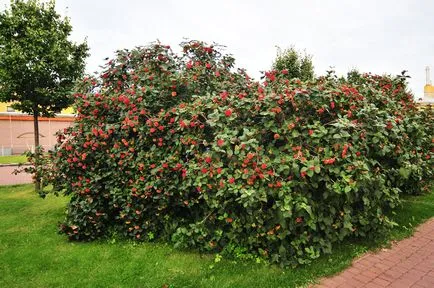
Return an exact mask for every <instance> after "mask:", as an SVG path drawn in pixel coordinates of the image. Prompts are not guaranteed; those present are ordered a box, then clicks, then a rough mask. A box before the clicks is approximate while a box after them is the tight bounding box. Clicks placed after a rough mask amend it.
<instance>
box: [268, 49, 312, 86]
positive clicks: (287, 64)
mask: <svg viewBox="0 0 434 288" xmlns="http://www.w3.org/2000/svg"><path fill="white" fill-rule="evenodd" d="M272 69H274V70H277V71H283V73H284V75H286V76H285V77H286V78H287V79H293V78H298V79H300V80H303V81H307V80H312V79H313V77H314V71H313V70H314V66H313V63H312V56H311V55H309V54H306V53H303V54H302V53H301V52H299V51H297V50H295V48H294V47H291V48H289V49H284V50H282V49H281V48H280V47H277V56H276V59H275V60H274V62H273V65H272Z"/></svg>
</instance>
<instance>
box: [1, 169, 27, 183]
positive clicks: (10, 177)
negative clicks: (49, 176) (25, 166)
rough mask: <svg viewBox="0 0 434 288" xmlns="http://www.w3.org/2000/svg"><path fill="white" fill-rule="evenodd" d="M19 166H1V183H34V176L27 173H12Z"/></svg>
mask: <svg viewBox="0 0 434 288" xmlns="http://www.w3.org/2000/svg"><path fill="white" fill-rule="evenodd" d="M17 168H18V166H0V185H14V184H25V183H32V177H31V176H30V174H27V173H20V174H18V175H14V174H12V172H13V171H14V170H15V169H17Z"/></svg>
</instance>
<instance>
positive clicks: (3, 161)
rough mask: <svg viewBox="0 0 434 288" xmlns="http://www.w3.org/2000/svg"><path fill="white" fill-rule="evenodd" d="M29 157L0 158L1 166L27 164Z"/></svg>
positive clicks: (11, 156) (12, 156)
mask: <svg viewBox="0 0 434 288" xmlns="http://www.w3.org/2000/svg"><path fill="white" fill-rule="evenodd" d="M26 162H27V157H26V156H25V155H10V156H0V164H12V163H14V164H16V163H26Z"/></svg>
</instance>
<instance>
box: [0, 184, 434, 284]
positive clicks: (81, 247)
mask: <svg viewBox="0 0 434 288" xmlns="http://www.w3.org/2000/svg"><path fill="white" fill-rule="evenodd" d="M32 189H33V186H32V185H19V186H0V231H1V233H0V275H1V276H0V287H8V288H10V287H173V288H176V287H219V288H220V287H303V286H307V285H308V283H312V282H313V281H315V280H316V279H318V278H319V277H321V276H324V275H330V274H333V273H336V272H338V271H340V270H342V269H344V268H345V267H346V266H348V265H349V264H350V263H351V260H352V259H353V258H354V257H356V256H357V255H360V254H361V253H363V252H365V251H367V250H369V249H372V248H374V247H378V246H379V245H380V244H384V241H385V239H384V238H383V239H378V240H377V241H375V242H374V241H366V240H364V241H358V242H350V241H347V242H345V243H343V244H340V245H337V246H336V247H334V252H333V254H332V255H328V256H325V257H321V258H320V259H318V260H317V261H316V262H315V263H314V264H312V265H308V266H304V267H299V268H296V269H280V268H278V267H275V266H267V265H264V264H256V263H243V262H241V261H238V263H234V261H230V260H222V261H220V262H218V263H214V257H213V256H211V255H200V254H198V253H194V252H185V251H184V252H183V251H178V250H174V249H172V248H171V247H170V246H167V245H163V244H154V243H144V244H135V243H131V242H127V241H125V242H116V243H111V242H110V241H99V242H93V243H72V242H68V241H67V240H66V238H65V237H64V236H63V235H58V234H57V227H56V224H57V222H58V221H60V220H62V218H63V216H64V207H65V204H66V202H67V199H65V198H63V197H58V198H56V197H54V196H51V195H50V196H49V197H47V199H45V200H44V199H40V198H39V197H38V196H37V195H36V194H35V193H33V190H32ZM403 204H404V205H402V208H401V209H400V210H399V211H397V213H396V216H395V220H396V221H397V222H398V223H399V224H400V226H399V227H396V228H395V229H394V230H393V231H392V233H391V234H390V235H389V236H388V240H392V239H401V238H403V237H406V236H409V235H411V233H412V230H413V229H412V227H414V226H415V225H417V224H419V223H421V222H423V221H424V220H426V219H427V218H430V217H433V216H434V193H431V194H430V195H425V196H419V197H411V198H407V199H406V200H404V201H403ZM210 266H213V267H212V268H211V267H210Z"/></svg>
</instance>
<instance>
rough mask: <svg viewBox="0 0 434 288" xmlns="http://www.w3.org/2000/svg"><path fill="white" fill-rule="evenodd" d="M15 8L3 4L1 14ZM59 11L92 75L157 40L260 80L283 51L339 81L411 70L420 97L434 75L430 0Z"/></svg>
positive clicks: (83, 4)
mask: <svg viewBox="0 0 434 288" xmlns="http://www.w3.org/2000/svg"><path fill="white" fill-rule="evenodd" d="M8 2H9V1H8V0H0V4H1V8H2V9H3V8H4V7H5V3H8ZM66 7H68V9H66ZM57 9H58V11H59V12H60V13H62V14H65V13H66V14H67V15H68V16H69V17H70V18H71V22H72V25H73V29H74V32H73V39H74V40H76V41H82V40H83V39H84V38H85V37H87V39H88V43H89V45H90V47H91V51H90V52H91V56H90V58H89V59H88V65H87V70H88V71H89V72H92V71H94V70H96V69H97V68H98V66H99V65H101V64H103V62H104V61H103V60H102V59H103V58H105V57H107V56H109V57H111V56H112V55H113V51H115V50H116V49H122V48H132V47H134V46H136V45H144V44H147V43H149V42H152V41H154V40H156V39H159V40H161V42H163V43H165V44H169V45H171V46H172V47H174V46H177V45H178V44H179V43H180V42H181V41H182V40H183V38H184V37H186V38H190V39H198V40H204V41H210V42H212V41H215V42H218V43H220V44H223V45H226V46H227V50H226V51H227V52H229V53H232V54H233V55H234V56H235V58H236V60H237V66H238V67H242V68H246V69H247V71H248V72H249V74H251V75H252V76H253V77H255V78H258V76H259V72H258V71H260V70H265V69H268V68H269V67H270V65H271V62H272V60H273V58H274V57H275V55H276V49H275V46H276V45H278V46H280V47H282V48H286V47H290V46H291V45H295V47H296V48H297V49H300V50H302V49H306V51H307V52H308V53H310V54H312V55H313V56H314V65H315V72H316V73H317V74H324V73H325V71H326V70H328V69H329V67H330V66H333V67H334V68H335V70H336V71H337V72H338V73H339V74H342V73H346V72H347V71H348V70H350V69H351V68H357V69H359V70H360V71H363V72H369V71H370V72H373V73H380V74H382V73H391V74H398V73H400V72H401V71H402V70H404V69H406V70H409V74H410V75H411V77H412V79H411V80H410V88H411V89H412V90H413V92H414V94H415V95H416V97H421V96H422V95H423V85H424V84H425V66H426V65H429V66H431V70H434V32H433V29H434V17H433V15H434V14H433V11H434V1H431V0H414V1H410V0H406V1H404V0H394V1H389V0H387V1H384V0H383V1H378V0H377V1H375V0H351V1H343V0H327V1H325V0H299V1H292V0H287V1H277V0H275V1H273V0H269V1H264V0H261V1H257V0H250V1H247V0H244V1H243V0H239V1H234V0H233V1H230V0H223V1H206V0H201V1H176V0H160V1H158V0H153V1H139V0H124V1H119V0H118V1H115V0H93V1H91V0H87V1H84V0H57ZM432 74H434V73H432ZM432 78H433V77H432Z"/></svg>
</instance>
